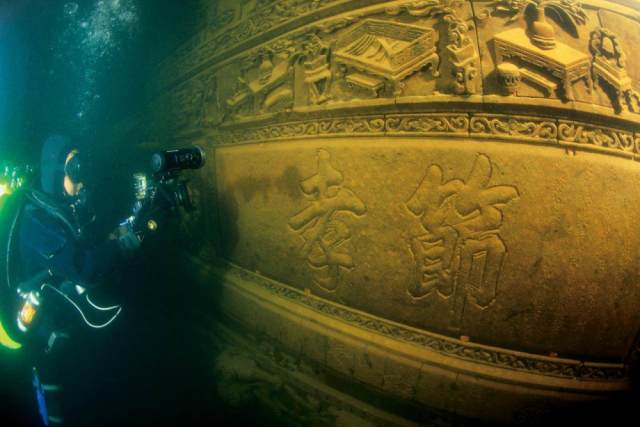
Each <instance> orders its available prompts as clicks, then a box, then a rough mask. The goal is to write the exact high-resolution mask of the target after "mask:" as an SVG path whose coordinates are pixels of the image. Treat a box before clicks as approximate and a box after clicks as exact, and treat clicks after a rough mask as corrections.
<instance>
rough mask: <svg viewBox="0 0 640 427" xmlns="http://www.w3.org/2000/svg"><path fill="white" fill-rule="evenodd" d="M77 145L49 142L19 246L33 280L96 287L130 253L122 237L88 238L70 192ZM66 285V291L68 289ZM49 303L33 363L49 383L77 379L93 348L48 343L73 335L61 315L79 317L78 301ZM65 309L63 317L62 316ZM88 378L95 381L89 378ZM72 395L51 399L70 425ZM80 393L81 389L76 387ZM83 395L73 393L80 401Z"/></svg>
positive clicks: (23, 268) (23, 271)
mask: <svg viewBox="0 0 640 427" xmlns="http://www.w3.org/2000/svg"><path fill="white" fill-rule="evenodd" d="M71 148H72V147H71V145H70V144H69V141H68V140H67V139H66V138H63V137H52V138H49V139H48V140H47V141H46V142H45V145H44V147H43V150H42V158H41V189H40V190H35V191H33V192H31V193H29V196H28V197H27V202H26V205H25V207H24V209H23V212H22V214H21V216H20V219H19V221H20V222H19V226H18V230H17V233H18V234H17V243H18V245H17V249H18V255H19V258H20V261H21V262H20V264H21V265H20V268H19V272H20V276H21V277H20V280H21V281H24V280H28V279H29V278H30V277H34V276H35V275H37V274H38V273H41V272H43V271H47V270H48V271H49V272H50V274H51V275H52V276H53V277H52V278H51V280H52V281H53V282H54V284H55V282H56V281H57V284H60V283H63V285H80V286H82V287H83V288H87V289H91V288H92V286H93V285H95V284H98V283H100V282H101V281H102V280H103V279H104V278H105V277H106V276H107V275H108V274H109V273H110V272H111V271H113V270H115V269H116V268H117V267H118V266H119V265H120V264H121V261H123V260H124V254H123V249H122V245H121V244H119V243H118V240H114V239H106V240H104V241H102V242H100V243H99V244H95V243H93V242H92V240H91V239H90V238H87V236H85V233H84V232H83V229H82V224H81V222H82V220H81V218H80V216H79V215H78V214H77V212H78V210H77V209H76V210H75V211H74V210H73V209H72V208H71V206H70V203H71V202H72V201H73V200H71V199H69V198H68V197H67V196H65V195H64V187H63V179H64V162H65V159H66V156H67V154H68V153H69V151H70V149H71ZM88 237H93V236H88ZM70 287H71V288H73V286H70ZM62 289H63V291H64V288H62ZM59 299H61V298H59ZM48 302H49V301H47V306H46V307H45V308H43V309H42V311H43V313H42V314H40V313H39V314H38V316H40V318H39V323H38V325H36V326H35V328H36V329H35V330H34V331H32V334H31V336H32V338H33V339H32V341H33V342H32V343H31V348H32V351H31V353H32V358H33V363H34V365H35V366H36V367H37V369H38V371H40V374H39V375H40V377H41V380H42V382H43V383H49V384H51V383H54V384H63V383H65V382H68V381H69V380H70V381H77V380H78V378H77V377H78V376H81V375H82V374H81V373H80V371H79V370H78V369H76V367H77V366H78V363H86V361H85V360H80V361H79V358H80V359H81V358H82V357H83V356H82V354H83V351H84V348H85V347H88V344H87V343H86V342H85V341H86V340H85V339H80V340H76V341H80V342H76V343H74V345H73V347H72V346H69V345H68V344H67V343H65V342H64V341H68V340H66V339H62V340H59V341H61V342H60V344H57V345H56V348H55V349H54V351H51V349H50V348H48V345H49V344H51V340H50V338H51V334H52V332H57V333H60V332H62V333H64V334H65V335H70V336H72V335H74V334H69V333H68V332H69V330H65V329H63V330H60V328H61V327H62V328H64V327H65V325H64V322H61V321H60V320H61V317H62V318H64V317H66V318H68V319H70V318H72V317H73V316H75V317H76V318H78V313H77V312H75V311H74V308H73V306H72V305H70V304H67V305H66V306H65V305H64V304H65V303H64V301H62V302H61V304H57V305H58V306H59V307H57V308H56V310H55V312H53V311H52V310H50V308H51V305H52V304H49V303H48ZM61 312H63V313H62V314H63V316H60V314H61ZM63 320H64V319H63ZM76 320H77V319H76ZM66 326H67V327H68V325H66ZM83 338H84V337H83ZM68 347H72V348H71V349H70V348H68ZM45 348H47V351H46V354H45ZM70 369H72V371H71V372H70V371H69V370H70ZM79 374H80V375H79ZM74 377H75V378H74ZM85 381H87V382H90V380H89V379H88V378H86V379H85ZM65 387H66V385H65ZM66 388H67V389H69V388H73V387H66ZM69 394H70V393H68V392H66V393H65V395H64V396H61V395H60V393H59V394H58V395H56V394H55V393H51V394H50V397H51V399H50V400H51V401H53V402H54V404H55V405H56V406H58V407H59V408H58V411H61V412H62V413H63V414H64V415H65V418H66V420H65V423H64V425H69V424H73V422H71V423H69V422H68V421H71V420H69V419H70V418H71V419H73V418H75V414H69V413H68V411H67V410H66V408H65V407H69V405H68V398H69ZM75 394H76V395H77V394H81V393H78V391H77V390H76V391H75ZM81 397H82V396H77V397H73V398H74V399H76V400H77V399H78V398H81ZM49 403H50V402H48V403H47V406H48V405H49ZM65 412H66V413H65Z"/></svg>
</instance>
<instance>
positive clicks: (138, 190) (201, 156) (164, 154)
mask: <svg viewBox="0 0 640 427" xmlns="http://www.w3.org/2000/svg"><path fill="white" fill-rule="evenodd" d="M205 163H206V156H205V152H204V150H203V149H202V148H200V147H198V146H193V147H189V148H181V149H176V150H165V151H160V152H156V153H154V154H153V155H152V156H151V170H152V174H151V175H147V174H144V173H135V174H134V175H133V191H134V196H135V203H134V207H133V215H132V216H131V217H130V219H129V220H128V222H129V223H130V224H131V225H132V226H133V228H134V231H136V232H138V233H141V232H142V231H147V230H151V231H153V230H155V228H156V227H157V222H156V218H157V217H158V216H159V215H161V214H162V213H163V212H166V211H172V212H176V211H178V210H179V208H183V209H184V210H185V211H187V212H191V211H193V210H194V209H195V206H194V204H193V199H192V197H191V192H190V190H189V185H188V184H189V181H188V180H187V179H184V178H182V177H181V173H182V171H184V170H187V169H200V168H202V167H203V166H204V165H205Z"/></svg>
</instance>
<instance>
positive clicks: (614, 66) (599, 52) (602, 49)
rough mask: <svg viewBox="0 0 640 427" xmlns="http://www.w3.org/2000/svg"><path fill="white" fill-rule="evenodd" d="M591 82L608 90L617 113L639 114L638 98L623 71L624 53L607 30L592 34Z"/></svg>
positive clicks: (590, 44) (615, 37) (599, 29)
mask: <svg viewBox="0 0 640 427" xmlns="http://www.w3.org/2000/svg"><path fill="white" fill-rule="evenodd" d="M589 50H590V51H591V54H592V55H593V63H592V67H591V75H592V79H593V81H594V82H595V83H598V82H600V84H601V85H602V86H605V88H606V89H608V91H609V93H610V94H611V95H610V96H611V97H612V104H613V106H614V109H615V110H616V112H623V111H624V112H632V113H640V95H639V94H638V92H636V91H635V90H634V89H633V86H632V81H631V77H629V75H628V74H627V70H626V68H625V54H624V52H622V49H621V47H620V43H619V42H618V37H617V36H616V35H615V34H614V33H613V32H612V31H610V30H607V29H606V28H598V29H597V30H596V31H594V32H592V33H591V40H590V42H589Z"/></svg>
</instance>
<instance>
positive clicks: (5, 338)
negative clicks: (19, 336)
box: [0, 322, 22, 350]
mask: <svg viewBox="0 0 640 427" xmlns="http://www.w3.org/2000/svg"><path fill="white" fill-rule="evenodd" d="M0 344H2V345H3V346H5V347H7V348H8V349H10V350H19V349H20V348H22V344H20V343H19V342H16V341H14V340H12V339H11V337H10V336H9V334H8V333H7V331H6V330H5V329H4V326H2V322H0Z"/></svg>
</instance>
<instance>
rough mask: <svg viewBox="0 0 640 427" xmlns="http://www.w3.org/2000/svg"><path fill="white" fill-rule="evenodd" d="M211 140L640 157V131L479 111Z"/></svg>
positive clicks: (358, 120) (281, 126)
mask: <svg viewBox="0 0 640 427" xmlns="http://www.w3.org/2000/svg"><path fill="white" fill-rule="evenodd" d="M209 135H210V139H211V141H212V144H214V145H229V144H252V143H263V142H269V141H280V140H287V139H300V138H308V137H331V136H335V137H339V136H368V135H390V136H421V137H447V138H483V139H494V140H506V141H513V142H523V143H533V144H546V145H551V146H558V147H563V148H565V149H566V148H571V149H581V150H587V151H594V152H598V153H604V154H610V155H615V156H622V157H628V158H633V159H637V160H640V132H636V133H633V132H631V131H628V130H623V129H615V128H609V127H603V126H598V125H593V124H588V123H583V122H571V121H566V120H561V119H560V120H557V119H553V118H544V117H526V116H509V115H502V114H476V113H458V114H456V113H451V114H446V113H423V114H387V115H382V114H377V115H370V116H353V117H337V118H331V119H319V120H303V121H295V122H287V123H276V124H269V125H263V126H254V127H252V126H250V125H245V126H242V127H240V126H229V127H226V128H225V127H222V128H218V129H216V130H214V131H213V132H212V133H211V134H209Z"/></svg>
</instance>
